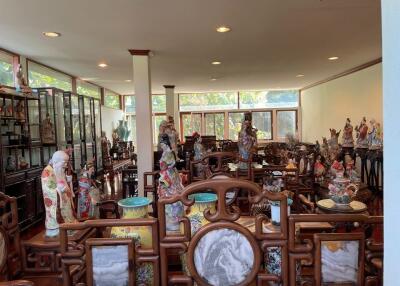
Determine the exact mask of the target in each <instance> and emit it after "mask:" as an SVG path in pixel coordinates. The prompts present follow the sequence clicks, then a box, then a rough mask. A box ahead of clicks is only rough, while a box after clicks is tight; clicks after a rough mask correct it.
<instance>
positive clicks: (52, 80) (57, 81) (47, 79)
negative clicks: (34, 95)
mask: <svg viewBox="0 0 400 286" xmlns="http://www.w3.org/2000/svg"><path fill="white" fill-rule="evenodd" d="M28 80H29V86H30V87H32V88H37V87H56V88H59V89H62V90H64V91H72V77H70V76H68V75H66V74H63V73H60V72H57V71H55V70H52V69H50V68H47V67H45V66H42V65H39V64H37V63H35V62H32V61H28Z"/></svg>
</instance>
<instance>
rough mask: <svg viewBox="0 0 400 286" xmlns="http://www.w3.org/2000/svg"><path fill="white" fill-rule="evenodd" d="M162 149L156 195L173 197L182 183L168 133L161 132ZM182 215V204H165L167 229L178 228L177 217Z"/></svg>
mask: <svg viewBox="0 0 400 286" xmlns="http://www.w3.org/2000/svg"><path fill="white" fill-rule="evenodd" d="M160 146H161V148H162V150H163V153H162V156H161V159H160V179H159V185H158V190H157V193H158V196H159V197H160V198H169V197H174V196H175V195H177V194H180V193H181V192H182V191H183V185H182V181H181V177H180V175H179V173H178V170H177V169H176V167H175V164H176V158H175V153H174V152H173V151H172V150H171V143H170V141H169V136H168V134H163V135H162V137H161V141H160ZM182 216H183V204H182V203H181V202H176V203H173V204H168V205H166V206H165V217H166V218H165V219H166V228H167V231H178V230H179V219H180V218H181V217H182Z"/></svg>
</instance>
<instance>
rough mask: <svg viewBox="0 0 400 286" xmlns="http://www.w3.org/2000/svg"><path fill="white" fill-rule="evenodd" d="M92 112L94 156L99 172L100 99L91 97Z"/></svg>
mask: <svg viewBox="0 0 400 286" xmlns="http://www.w3.org/2000/svg"><path fill="white" fill-rule="evenodd" d="M92 106H93V114H94V130H95V134H94V138H95V141H94V143H95V158H96V171H97V173H98V174H100V173H101V172H102V171H103V158H102V152H101V130H102V126H101V103H100V100H97V99H94V98H93V99H92Z"/></svg>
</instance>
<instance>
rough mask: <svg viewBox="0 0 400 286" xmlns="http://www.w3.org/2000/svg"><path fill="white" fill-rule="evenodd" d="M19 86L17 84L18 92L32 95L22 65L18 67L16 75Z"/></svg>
mask: <svg viewBox="0 0 400 286" xmlns="http://www.w3.org/2000/svg"><path fill="white" fill-rule="evenodd" d="M16 78H17V84H16V91H17V92H22V93H31V92H32V89H31V88H30V87H29V86H28V84H27V82H26V80H25V77H24V73H23V72H22V65H21V64H19V65H18V70H17V73H16Z"/></svg>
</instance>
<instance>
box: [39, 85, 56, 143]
mask: <svg viewBox="0 0 400 286" xmlns="http://www.w3.org/2000/svg"><path fill="white" fill-rule="evenodd" d="M39 97H40V114H41V117H42V118H41V120H42V122H41V137H42V143H43V144H44V145H45V144H55V143H56V138H55V134H56V126H55V124H54V122H56V121H57V120H56V118H57V114H56V111H55V108H54V105H53V98H54V97H53V94H52V90H47V89H41V90H39Z"/></svg>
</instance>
